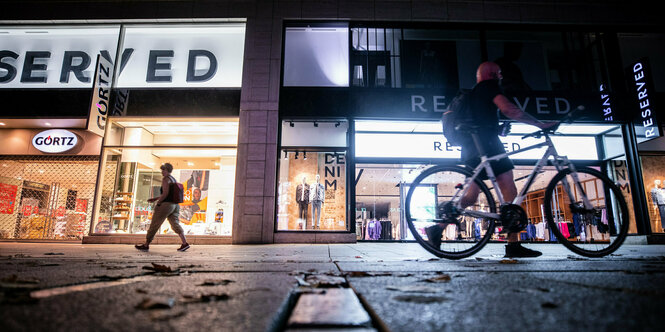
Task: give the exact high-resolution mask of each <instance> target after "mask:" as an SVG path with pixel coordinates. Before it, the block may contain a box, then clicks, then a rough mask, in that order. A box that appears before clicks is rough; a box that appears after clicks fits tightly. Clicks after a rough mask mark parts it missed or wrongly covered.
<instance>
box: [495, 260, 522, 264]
mask: <svg viewBox="0 0 665 332" xmlns="http://www.w3.org/2000/svg"><path fill="white" fill-rule="evenodd" d="M499 263H501V264H517V263H518V260H516V259H502V260H500V261H499Z"/></svg>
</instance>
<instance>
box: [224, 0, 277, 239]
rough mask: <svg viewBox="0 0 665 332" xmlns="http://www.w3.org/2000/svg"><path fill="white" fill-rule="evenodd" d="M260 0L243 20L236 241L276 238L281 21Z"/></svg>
mask: <svg viewBox="0 0 665 332" xmlns="http://www.w3.org/2000/svg"><path fill="white" fill-rule="evenodd" d="M264 2H265V1H257V9H256V16H255V17H249V18H248V19H247V28H246V33H245V59H244V64H243V81H242V91H241V97H240V123H239V132H238V155H237V161H236V182H235V201H234V211H233V234H232V236H233V243H235V244H240V243H273V242H274V239H273V237H274V231H275V206H276V203H275V193H276V188H277V187H276V176H277V153H278V151H277V132H278V127H279V124H278V122H279V115H278V110H277V109H278V99H279V96H278V95H279V84H280V69H281V68H280V66H281V22H282V21H281V19H279V20H275V19H273V17H272V10H271V8H272V7H266V6H265V3H264ZM262 3H264V5H263V6H262V5H261V4H262ZM268 3H270V1H268Z"/></svg>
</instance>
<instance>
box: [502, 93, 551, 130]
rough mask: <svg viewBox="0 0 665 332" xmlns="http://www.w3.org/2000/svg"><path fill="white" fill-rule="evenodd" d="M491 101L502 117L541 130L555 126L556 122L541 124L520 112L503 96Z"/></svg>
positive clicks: (527, 114) (529, 115)
mask: <svg viewBox="0 0 665 332" xmlns="http://www.w3.org/2000/svg"><path fill="white" fill-rule="evenodd" d="M493 101H494V104H495V105H496V106H497V107H498V108H499V110H501V113H503V115H505V116H506V117H508V118H510V119H513V120H515V121H519V122H522V123H526V124H530V125H533V126H536V127H538V128H541V129H545V128H549V127H551V126H553V125H555V124H556V122H542V121H540V120H538V119H536V118H534V117H533V116H532V115H531V114H529V113H526V112H524V111H522V110H521V109H520V108H519V107H517V106H516V105H515V104H513V103H511V102H510V100H508V98H506V96H504V95H497V96H496V97H494V99H493Z"/></svg>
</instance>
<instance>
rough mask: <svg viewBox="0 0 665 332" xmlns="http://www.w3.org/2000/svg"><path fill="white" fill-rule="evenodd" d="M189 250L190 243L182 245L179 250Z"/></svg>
mask: <svg viewBox="0 0 665 332" xmlns="http://www.w3.org/2000/svg"><path fill="white" fill-rule="evenodd" d="M187 249H189V243H185V244H183V245H181V246H180V248H178V251H185V250H187Z"/></svg>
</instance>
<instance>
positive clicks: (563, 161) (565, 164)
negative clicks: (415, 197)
mask: <svg viewBox="0 0 665 332" xmlns="http://www.w3.org/2000/svg"><path fill="white" fill-rule="evenodd" d="M543 136H544V137H545V141H544V142H542V143H538V144H535V145H532V146H528V147H525V148H523V149H519V150H515V151H512V152H506V153H502V154H499V155H495V156H492V157H489V158H488V157H487V156H486V155H485V153H482V155H481V156H480V164H478V166H476V168H475V169H474V170H473V175H472V176H471V177H469V178H466V179H465V180H464V186H463V187H462V189H458V190H457V192H456V193H455V194H454V195H453V197H452V201H456V203H455V206H456V207H457V208H458V209H459V210H460V211H464V212H463V213H464V214H465V215H469V216H472V217H478V218H491V219H497V220H498V219H499V218H500V214H498V213H491V212H484V211H476V210H470V209H463V208H462V206H461V200H457V198H458V197H463V196H464V195H466V192H467V191H468V190H469V184H470V183H471V182H472V181H475V179H476V178H477V177H478V176H479V175H480V172H482V170H483V169H484V170H485V172H486V173H487V177H488V178H489V180H490V182H491V183H492V186H493V187H494V191H495V192H496V195H497V197H498V198H499V203H500V205H504V204H506V201H505V200H504V198H503V194H502V193H501V190H500V189H499V186H498V184H497V182H496V176H495V175H494V171H493V170H492V167H491V165H490V162H492V161H495V160H499V159H503V158H506V157H509V156H512V155H514V154H518V153H522V152H525V151H529V150H534V149H539V148H542V147H547V150H545V153H544V154H543V156H542V158H540V160H539V161H538V163H536V166H535V168H534V170H533V171H532V172H531V174H530V175H529V177H528V178H527V181H526V184H525V185H524V187H523V188H522V190H521V191H520V193H519V194H518V195H517V196H516V197H515V199H514V200H513V201H512V202H511V203H512V204H515V205H520V204H522V202H523V201H524V198H525V197H526V194H527V192H528V190H529V188H530V187H531V185H532V184H533V181H534V180H535V178H536V176H537V175H538V174H539V173H540V172H541V170H542V169H543V167H545V165H546V164H547V161H548V160H549V158H550V157H553V158H552V164H553V165H554V167H555V168H556V170H557V172H560V171H562V170H564V169H565V168H569V169H570V170H571V176H572V178H573V181H574V182H575V186H576V188H577V190H579V192H580V193H581V194H582V198H583V204H584V208H586V209H591V208H592V207H593V205H592V204H591V201H590V200H589V198H588V197H587V196H586V193H585V192H584V188H582V185H581V183H580V180H579V177H578V175H577V172H576V170H575V166H574V165H573V164H572V163H571V162H570V161H569V160H568V158H567V157H566V156H560V155H559V153H558V152H557V151H556V148H555V147H554V144H553V143H552V139H551V138H550V137H549V135H548V134H547V133H543ZM472 137H473V141H474V144H476V147H478V146H479V144H478V137H477V135H476V134H472ZM478 151H480V149H479V150H478ZM563 187H564V190H566V192H567V194H568V197H575V196H574V195H573V193H572V188H571V186H570V184H569V183H568V181H566V180H565V178H564V181H563Z"/></svg>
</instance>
